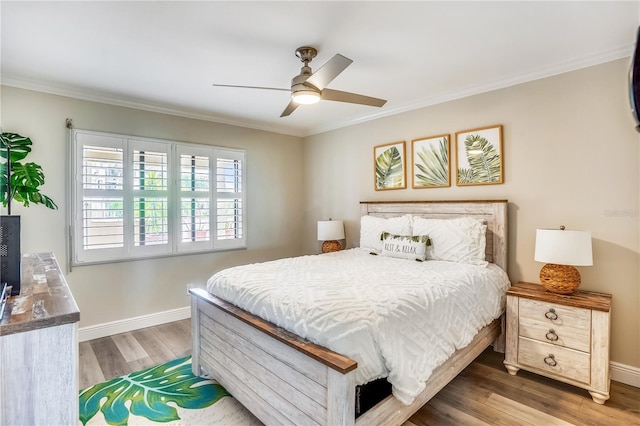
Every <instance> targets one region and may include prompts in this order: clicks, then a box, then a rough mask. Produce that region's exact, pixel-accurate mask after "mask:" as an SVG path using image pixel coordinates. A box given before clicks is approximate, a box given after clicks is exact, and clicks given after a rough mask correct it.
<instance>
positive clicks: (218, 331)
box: [191, 289, 357, 425]
mask: <svg viewBox="0 0 640 426" xmlns="http://www.w3.org/2000/svg"><path fill="white" fill-rule="evenodd" d="M191 294H192V299H191V303H192V304H191V308H192V315H191V326H192V339H193V351H192V358H193V360H192V362H193V373H194V374H196V375H203V374H206V373H208V374H210V375H211V376H212V377H213V378H214V379H215V380H217V381H218V382H219V383H220V384H222V385H223V386H224V387H225V388H226V389H227V390H228V391H229V392H230V393H231V394H232V395H233V396H234V397H235V398H236V399H238V400H239V401H240V402H241V403H242V404H243V405H245V406H246V407H248V408H249V410H250V411H251V412H252V413H253V414H254V415H255V416H256V417H258V418H259V419H260V420H261V421H262V422H263V423H265V424H267V425H269V424H278V425H315V424H318V425H353V424H354V417H355V410H354V407H355V402H354V401H355V381H354V375H355V369H356V367H357V363H356V362H355V361H353V360H351V359H349V358H347V357H344V356H342V355H340V354H337V353H335V352H332V351H329V350H328V349H326V348H323V347H321V346H318V345H315V344H313V343H310V342H308V341H305V340H303V339H301V338H300V337H298V336H296V335H295V334H293V333H289V332H288V331H286V330H283V329H281V328H278V327H275V326H274V325H272V324H270V323H268V322H266V321H264V320H262V319H260V318H258V317H256V316H254V315H251V314H249V313H248V312H246V311H243V310H241V309H239V308H237V307H235V306H233V305H231V304H229V303H227V302H225V301H223V300H221V299H219V298H216V297H215V296H212V295H211V294H209V293H208V292H206V291H205V290H202V289H193V290H191Z"/></svg>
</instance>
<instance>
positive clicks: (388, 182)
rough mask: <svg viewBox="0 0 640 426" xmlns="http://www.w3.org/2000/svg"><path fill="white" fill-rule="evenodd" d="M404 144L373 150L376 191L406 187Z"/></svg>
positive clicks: (381, 146) (395, 143)
mask: <svg viewBox="0 0 640 426" xmlns="http://www.w3.org/2000/svg"><path fill="white" fill-rule="evenodd" d="M405 145H406V144H405V142H404V141H402V142H393V143H389V144H386V145H379V146H376V147H374V148H373V164H374V169H373V170H374V183H375V189H376V191H382V190H387V189H405V188H406V187H407V171H406V166H405V164H406V158H405V157H406V148H405Z"/></svg>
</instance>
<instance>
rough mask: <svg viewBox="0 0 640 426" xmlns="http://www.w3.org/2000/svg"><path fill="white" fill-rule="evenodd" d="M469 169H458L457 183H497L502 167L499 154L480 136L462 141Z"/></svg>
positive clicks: (470, 136) (468, 137) (469, 137)
mask: <svg viewBox="0 0 640 426" xmlns="http://www.w3.org/2000/svg"><path fill="white" fill-rule="evenodd" d="M464 147H465V151H466V154H467V160H468V161H469V169H458V182H459V183H486V182H499V181H500V173H501V169H502V165H501V163H500V154H499V153H498V152H497V151H496V149H495V147H494V146H493V144H491V143H490V142H489V141H488V140H487V139H485V138H483V137H482V136H480V135H477V134H476V135H469V136H467V137H466V139H465V140H464Z"/></svg>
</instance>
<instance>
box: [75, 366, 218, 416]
mask: <svg viewBox="0 0 640 426" xmlns="http://www.w3.org/2000/svg"><path fill="white" fill-rule="evenodd" d="M224 396H230V395H229V393H228V392H227V391H226V390H225V389H224V388H223V387H222V386H221V385H219V384H216V383H212V382H211V380H208V379H204V378H202V377H196V376H194V375H193V374H192V373H191V357H184V358H179V359H176V360H174V361H171V362H168V363H165V364H162V365H159V366H156V367H151V368H148V369H146V370H142V371H138V372H136V373H131V374H129V375H127V376H122V377H119V378H116V379H113V380H110V381H108V382H104V383H100V384H97V385H95V386H92V387H90V388H87V389H85V390H83V391H81V392H80V421H81V422H82V424H84V425H86V424H87V422H88V421H89V420H90V419H91V418H92V417H93V416H95V415H96V413H97V412H98V410H100V411H101V412H102V414H103V415H104V418H105V420H106V421H107V423H108V424H110V425H126V424H127V423H128V420H129V412H131V414H135V415H136V416H144V417H146V418H147V419H149V420H151V421H153V422H163V423H166V422H170V421H175V420H180V417H179V416H178V412H177V410H176V409H175V407H173V406H171V405H169V404H167V403H169V402H171V403H175V404H176V405H178V406H180V407H182V408H190V409H201V408H205V407H208V406H210V405H211V404H213V403H215V402H216V401H218V400H219V399H220V398H222V397H224ZM127 402H128V403H130V408H127V405H126V403H127Z"/></svg>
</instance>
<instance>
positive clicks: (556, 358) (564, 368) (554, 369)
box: [518, 337, 591, 384]
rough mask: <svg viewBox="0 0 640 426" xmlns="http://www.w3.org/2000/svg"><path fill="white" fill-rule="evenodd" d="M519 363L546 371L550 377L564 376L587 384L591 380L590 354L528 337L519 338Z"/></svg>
mask: <svg viewBox="0 0 640 426" xmlns="http://www.w3.org/2000/svg"><path fill="white" fill-rule="evenodd" d="M518 363H519V364H521V365H526V366H529V367H533V368H535V369H538V370H542V371H545V372H547V373H549V377H553V376H556V377H564V378H568V379H571V380H575V381H577V382H582V383H585V384H588V383H589V382H590V380H591V376H590V369H591V357H590V356H589V354H587V353H584V352H579V351H575V350H573V349H568V348H562V347H559V346H556V345H552V344H550V343H544V342H539V341H537V340H532V339H528V338H526V337H520V338H519V340H518Z"/></svg>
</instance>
